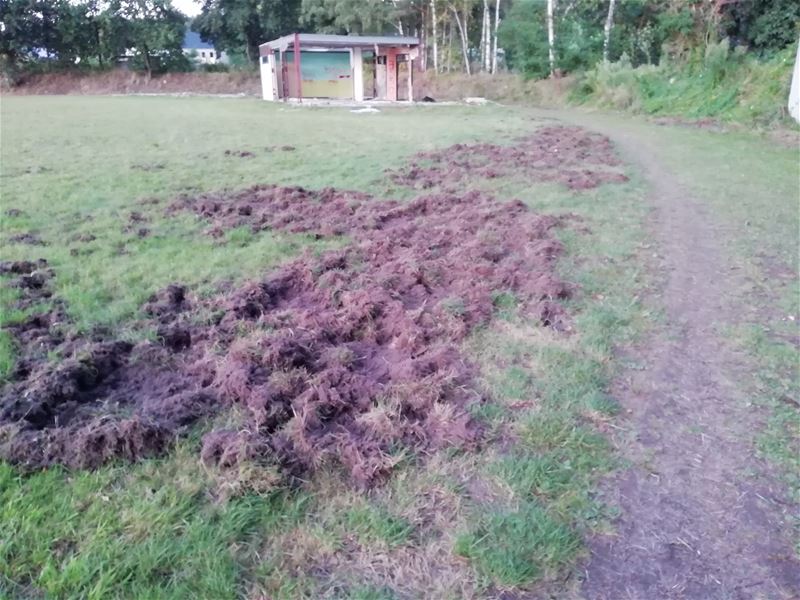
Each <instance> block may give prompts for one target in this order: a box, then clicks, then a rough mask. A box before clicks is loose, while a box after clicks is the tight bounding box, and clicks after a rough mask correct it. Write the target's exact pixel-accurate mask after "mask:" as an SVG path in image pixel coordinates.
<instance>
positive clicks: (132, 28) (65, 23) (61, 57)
mask: <svg viewBox="0 0 800 600" xmlns="http://www.w3.org/2000/svg"><path fill="white" fill-rule="evenodd" d="M0 21H2V22H3V23H4V26H5V28H6V30H5V32H4V33H3V35H2V36H0V56H2V58H3V61H2V62H3V66H4V69H5V70H6V71H7V72H8V73H9V74H11V75H12V76H13V75H14V74H16V73H17V72H18V71H19V70H20V69H22V68H26V67H27V68H30V66H32V65H33V66H35V67H39V68H42V67H44V68H76V66H77V67H80V68H86V67H91V66H96V67H106V66H111V65H112V64H113V63H114V61H115V59H116V58H118V57H119V56H121V55H123V54H124V53H125V52H126V50H127V49H133V50H134V52H135V54H134V61H133V63H132V64H133V66H134V68H141V69H143V70H145V71H147V72H148V73H153V72H162V71H166V70H186V69H187V68H188V67H189V65H188V62H187V60H186V58H185V57H184V56H183V53H182V51H181V42H182V41H183V33H184V28H185V23H184V16H183V15H182V14H181V13H180V12H179V11H177V10H175V9H174V8H173V7H172V4H171V0H111V1H110V2H101V1H100V0H84V1H83V2H78V3H73V2H69V1H68V0H55V1H54V2H44V1H40V0H7V1H5V2H3V3H1V4H0ZM43 55H45V56H44V57H43Z"/></svg>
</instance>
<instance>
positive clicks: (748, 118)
mask: <svg viewBox="0 0 800 600" xmlns="http://www.w3.org/2000/svg"><path fill="white" fill-rule="evenodd" d="M794 58H795V52H794V49H793V48H787V49H786V50H784V51H782V52H778V53H776V54H775V55H774V56H772V57H771V58H769V59H767V60H759V59H757V58H754V57H752V56H750V55H747V54H746V53H744V52H741V51H738V50H734V51H731V49H730V42H729V40H728V39H727V38H726V39H724V40H723V41H721V42H720V43H718V44H715V45H710V46H708V47H707V48H706V50H705V52H704V53H702V54H699V53H698V54H697V55H696V56H695V57H693V59H692V60H691V61H689V62H686V63H683V62H681V63H676V62H670V61H664V62H662V64H660V65H641V66H638V67H634V66H633V65H632V63H631V61H630V60H629V59H628V57H627V55H623V57H622V58H621V59H620V60H619V61H618V62H615V63H600V64H598V65H597V66H596V67H595V68H594V69H591V70H589V71H587V72H586V73H585V74H582V75H580V76H579V77H578V80H577V82H576V84H575V87H574V89H573V91H572V93H571V98H570V99H571V100H572V101H573V102H577V103H579V104H592V105H594V106H600V107H603V108H614V109H621V110H632V111H634V112H642V113H647V114H653V115H678V116H683V117H688V118H694V119H698V118H702V117H714V118H716V119H721V120H729V121H738V122H742V123H748V124H758V125H768V124H773V123H776V122H779V121H781V120H787V119H788V110H787V108H786V99H787V98H788V97H789V84H790V82H791V72H792V68H793V66H794Z"/></svg>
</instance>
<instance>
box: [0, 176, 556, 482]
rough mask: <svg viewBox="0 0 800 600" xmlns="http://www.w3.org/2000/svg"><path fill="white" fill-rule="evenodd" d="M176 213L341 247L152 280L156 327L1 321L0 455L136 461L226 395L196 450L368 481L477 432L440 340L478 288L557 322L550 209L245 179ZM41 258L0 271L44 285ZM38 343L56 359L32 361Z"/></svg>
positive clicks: (472, 306) (454, 335) (451, 350)
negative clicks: (235, 274)
mask: <svg viewBox="0 0 800 600" xmlns="http://www.w3.org/2000/svg"><path fill="white" fill-rule="evenodd" d="M179 210H192V211H194V212H196V213H197V214H198V215H199V216H200V217H201V218H203V219H205V220H208V221H209V223H210V225H211V228H210V231H211V232H212V233H215V234H216V233H219V232H220V231H222V230H224V229H227V228H231V227H239V226H242V225H246V226H249V227H251V228H253V229H256V230H259V229H275V230H280V231H292V232H296V231H302V232H307V233H313V234H315V235H317V236H320V237H322V236H331V235H339V234H346V235H348V236H350V238H351V239H352V244H351V245H350V246H348V247H346V248H344V249H341V250H332V251H328V252H324V253H322V254H320V255H314V254H311V253H309V254H307V255H305V256H303V257H301V258H299V259H297V260H295V261H293V262H291V263H289V264H288V265H286V266H285V267H283V268H281V269H279V270H277V271H275V272H273V273H271V274H269V275H268V276H266V277H265V278H263V279H260V280H253V281H250V282H248V283H246V284H244V285H242V286H239V287H236V288H233V289H228V290H223V291H221V293H220V294H219V295H218V296H217V297H214V298H211V299H203V300H200V299H197V298H190V297H189V295H188V294H187V292H186V290H185V289H184V288H183V287H182V286H180V285H173V286H170V287H168V288H166V289H165V290H163V291H162V292H160V293H158V294H156V295H154V296H153V298H151V299H150V301H149V302H148V303H147V304H146V306H145V307H144V312H145V313H146V315H147V320H148V322H149V324H150V326H151V327H153V328H155V329H156V330H157V336H158V342H157V343H149V342H148V343H140V344H137V345H136V346H132V345H131V344H129V343H126V342H118V341H107V340H106V339H105V338H104V337H103V336H102V335H98V336H97V337H98V339H96V340H95V339H87V338H80V339H64V338H59V337H57V336H58V328H54V327H52V322H53V321H54V320H56V319H54V318H53V316H52V315H50V314H47V315H36V316H34V317H32V318H31V319H30V320H29V322H28V323H27V325H26V327H28V328H29V330H30V331H35V332H36V334H35V338H36V339H37V340H38V341H37V342H36V343H35V344H28V342H27V341H26V339H27V338H26V337H24V336H22V335H19V332H16V333H18V335H17V339H18V343H20V345H21V346H22V347H23V358H22V360H21V361H20V362H21V363H24V364H26V365H27V366H26V368H25V369H24V370H23V371H20V372H18V373H16V374H15V376H14V379H13V380H12V381H11V382H10V383H9V384H8V385H6V387H5V388H4V389H3V390H2V394H0V407H2V408H1V409H0V428H1V429H2V431H3V434H2V435H0V439H1V440H3V441H2V442H0V446H2V450H0V454H1V455H2V456H3V457H5V458H7V459H8V460H11V461H12V462H15V463H17V464H20V465H24V466H27V467H29V468H35V467H41V466H45V465H49V464H53V463H61V464H65V465H67V466H70V467H93V466H96V465H98V464H101V463H103V462H105V461H107V460H109V459H111V458H126V459H136V458H138V457H140V456H148V455H150V454H154V453H158V452H160V451H161V450H163V449H164V448H165V447H166V446H168V445H169V443H170V441H171V440H172V439H173V438H174V437H175V436H176V435H179V434H180V433H181V432H182V431H184V429H185V427H186V426H187V425H190V424H191V423H193V422H194V421H196V420H197V419H198V418H200V417H203V416H206V415H211V414H215V413H218V412H220V411H223V410H228V409H230V408H235V409H236V412H237V414H239V415H240V419H241V422H240V425H239V426H238V427H236V428H235V429H231V428H223V429H219V430H213V431H212V432H211V433H209V434H208V435H207V436H206V437H205V439H204V441H203V450H202V456H203V458H204V459H205V460H207V461H212V462H217V463H219V464H221V465H224V466H225V465H227V466H230V465H233V464H236V463H237V462H238V461H239V460H242V459H247V460H253V459H258V460H268V461H270V462H274V463H278V464H279V465H281V466H282V468H283V469H284V472H286V473H297V474H301V473H304V472H307V471H309V470H313V469H315V468H316V467H318V466H319V465H320V464H322V463H324V462H336V463H338V464H341V465H342V466H343V467H344V468H345V469H346V470H347V471H348V472H349V473H350V475H351V476H352V478H353V480H354V481H357V482H359V483H362V484H368V483H370V482H371V481H373V480H374V479H376V478H378V477H380V476H382V475H383V474H385V473H387V472H388V471H389V470H390V469H391V468H392V466H393V465H394V464H395V463H396V462H397V461H398V460H399V458H400V452H401V450H402V449H403V448H408V449H413V450H418V449H431V448H434V447H440V446H446V445H464V444H466V445H470V444H474V443H476V441H477V440H478V439H479V432H478V431H477V430H476V427H475V425H474V424H473V422H472V421H471V420H470V418H469V416H468V412H467V406H468V404H469V403H471V402H480V401H481V398H480V396H479V394H478V392H477V391H476V388H475V387H474V386H473V382H472V372H471V368H470V365H469V364H467V362H465V360H464V359H463V357H462V356H461V355H460V353H459V351H458V343H459V342H460V341H461V340H462V339H463V338H464V336H465V335H467V334H468V333H469V331H471V330H472V329H473V328H474V327H475V326H477V325H478V324H480V323H482V322H485V321H486V320H487V319H488V318H489V317H490V315H491V313H492V311H493V293H494V292H495V291H497V290H509V291H512V292H514V293H515V294H516V295H517V296H518V297H519V299H520V301H521V302H522V303H523V305H524V306H525V307H526V309H527V310H528V311H530V313H531V314H533V315H535V316H536V317H537V318H539V319H540V320H541V322H542V323H543V324H544V325H552V326H557V325H559V324H560V323H561V321H562V319H563V315H562V310H561V307H560V305H559V304H558V299H560V298H564V297H566V296H567V294H568V291H567V288H566V287H565V285H564V284H563V283H562V282H561V281H560V280H559V279H558V278H557V277H556V276H555V275H554V272H553V266H554V261H555V258H556V256H557V255H558V254H559V252H560V246H559V244H558V242H557V241H555V240H554V239H553V237H552V236H551V234H550V230H551V229H552V228H553V227H555V226H557V225H558V224H559V220H558V219H556V218H554V217H547V216H540V215H536V214H534V213H531V212H530V211H529V210H528V209H527V208H526V207H525V206H524V205H523V204H522V203H519V202H512V203H504V202H499V201H496V200H494V199H492V198H490V197H488V196H486V195H482V194H479V193H470V194H466V195H464V196H460V197H459V196H453V195H434V196H429V197H425V198H421V199H418V200H415V201H412V202H409V203H398V202H391V201H377V200H374V199H371V198H369V197H368V196H366V195H364V194H360V193H356V192H339V191H336V190H332V189H327V190H321V191H317V192H311V191H307V190H303V189H302V188H279V187H260V188H253V189H251V190H247V191H244V192H241V193H238V194H233V195H229V196H225V195H216V196H203V197H200V198H195V199H191V198H182V199H180V200H179V201H177V202H176V203H174V204H173V206H172V207H171V208H170V209H169V211H170V212H174V211H179ZM132 220H133V221H136V219H135V218H133V219H132ZM45 268H46V265H43V264H39V263H24V264H17V263H14V264H3V265H2V267H1V268H0V271H2V272H5V273H9V274H15V275H17V274H18V275H19V277H20V278H28V279H27V280H26V281H29V282H30V287H31V288H32V289H40V290H44V289H45V288H46V282H47V277H50V276H52V273H50V272H48V273H47V276H46V277H45V276H43V275H41V272H40V271H41V269H45ZM37 284H38V287H37ZM204 315H205V317H203V316H204ZM202 318H205V319H206V320H205V322H204V323H203V322H202ZM198 322H200V323H201V324H198ZM26 335H27V334H26ZM31 339H32V338H31ZM37 344H38V346H39V347H40V346H42V345H43V344H44V345H49V347H50V349H51V350H55V351H56V352H58V353H59V354H60V355H61V356H62V357H63V360H62V361H61V362H60V363H59V364H53V363H50V362H48V361H46V360H44V359H43V358H42V357H41V353H37V352H33V351H32V350H31V348H32V347H37Z"/></svg>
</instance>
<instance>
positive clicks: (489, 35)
mask: <svg viewBox="0 0 800 600" xmlns="http://www.w3.org/2000/svg"><path fill="white" fill-rule="evenodd" d="M483 22H484V23H486V51H485V58H484V61H483V70H484V71H486V72H487V73H490V72H491V70H492V45H493V44H492V40H493V39H494V35H493V32H492V9H491V8H490V7H489V0H483Z"/></svg>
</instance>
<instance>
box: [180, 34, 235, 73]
mask: <svg viewBox="0 0 800 600" xmlns="http://www.w3.org/2000/svg"><path fill="white" fill-rule="evenodd" d="M181 48H182V49H183V53H184V54H185V55H186V56H188V57H189V58H191V59H192V60H193V61H194V62H196V63H198V64H201V65H216V64H219V63H221V64H228V55H227V54H225V53H224V52H217V50H216V49H215V48H214V46H212V45H211V44H209V43H208V42H204V41H203V40H201V39H200V34H199V33H197V32H195V31H190V30H188V29H187V30H186V34H185V35H184V37H183V45H182V46H181Z"/></svg>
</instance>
